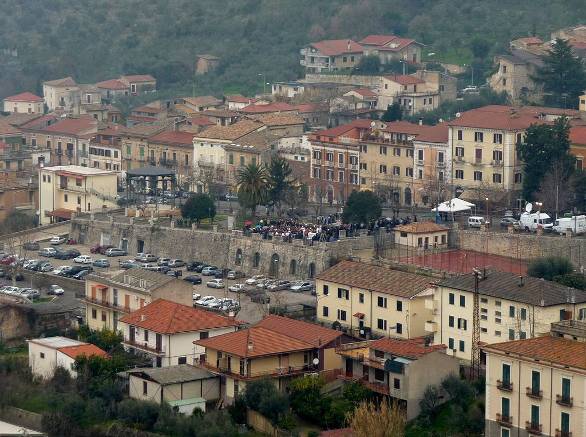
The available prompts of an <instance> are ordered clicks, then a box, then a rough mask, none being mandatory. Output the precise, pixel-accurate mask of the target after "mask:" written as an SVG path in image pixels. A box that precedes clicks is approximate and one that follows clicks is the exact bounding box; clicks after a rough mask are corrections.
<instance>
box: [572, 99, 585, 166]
mask: <svg viewBox="0 0 586 437" xmlns="http://www.w3.org/2000/svg"><path fill="white" fill-rule="evenodd" d="M582 98H584V96H582ZM570 153H571V154H572V155H574V156H575V157H576V168H577V169H579V170H583V169H584V160H585V159H586V126H572V128H571V129H570Z"/></svg>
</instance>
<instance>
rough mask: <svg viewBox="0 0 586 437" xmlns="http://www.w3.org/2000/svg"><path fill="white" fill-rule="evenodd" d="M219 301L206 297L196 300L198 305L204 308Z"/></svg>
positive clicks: (213, 297) (212, 297)
mask: <svg viewBox="0 0 586 437" xmlns="http://www.w3.org/2000/svg"><path fill="white" fill-rule="evenodd" d="M216 300H217V299H216V297H215V296H204V297H202V298H201V299H199V300H196V301H195V303H196V304H197V305H202V306H207V305H209V304H211V303H212V302H215V301H216Z"/></svg>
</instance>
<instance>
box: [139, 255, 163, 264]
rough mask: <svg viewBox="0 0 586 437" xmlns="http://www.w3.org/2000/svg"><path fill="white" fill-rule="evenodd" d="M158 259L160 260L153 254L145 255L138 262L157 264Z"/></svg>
mask: <svg viewBox="0 0 586 437" xmlns="http://www.w3.org/2000/svg"><path fill="white" fill-rule="evenodd" d="M158 259H159V258H158V257H157V256H155V255H153V254H152V253H145V254H144V255H143V256H142V257H140V259H139V260H138V261H141V262H143V263H154V262H157V260H158Z"/></svg>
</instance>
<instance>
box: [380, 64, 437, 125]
mask: <svg viewBox="0 0 586 437" xmlns="http://www.w3.org/2000/svg"><path fill="white" fill-rule="evenodd" d="M393 103H398V104H399V105H400V107H401V109H402V110H403V113H404V114H406V115H414V114H416V113H418V112H421V111H432V110H434V109H437V107H438V106H439V103H440V91H439V88H436V86H435V85H434V86H428V83H427V82H426V81H425V80H424V79H421V78H419V77H417V76H415V75H404V74H395V75H392V76H383V77H382V78H381V88H380V90H379V95H378V103H377V104H378V108H379V109H381V110H386V109H387V108H388V107H389V106H390V105H392V104H393Z"/></svg>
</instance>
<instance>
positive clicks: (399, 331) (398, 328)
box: [396, 323, 403, 334]
mask: <svg viewBox="0 0 586 437" xmlns="http://www.w3.org/2000/svg"><path fill="white" fill-rule="evenodd" d="M396 328H397V334H402V333H403V325H402V324H401V323H397V326H396Z"/></svg>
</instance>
